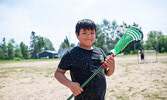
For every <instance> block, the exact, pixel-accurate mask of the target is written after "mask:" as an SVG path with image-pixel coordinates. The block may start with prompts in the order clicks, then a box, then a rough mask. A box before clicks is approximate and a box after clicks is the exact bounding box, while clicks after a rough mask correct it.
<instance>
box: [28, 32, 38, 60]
mask: <svg viewBox="0 0 167 100" xmlns="http://www.w3.org/2000/svg"><path fill="white" fill-rule="evenodd" d="M35 34H36V33H35V32H34V31H32V32H31V36H30V53H31V58H35V55H36V54H37V44H36V42H37V38H36V35H35Z"/></svg>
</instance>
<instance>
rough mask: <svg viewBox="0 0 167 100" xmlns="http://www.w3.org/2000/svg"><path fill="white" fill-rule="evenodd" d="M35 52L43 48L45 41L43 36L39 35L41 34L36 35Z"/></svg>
mask: <svg viewBox="0 0 167 100" xmlns="http://www.w3.org/2000/svg"><path fill="white" fill-rule="evenodd" d="M36 40H37V41H36V43H35V44H36V53H35V55H36V54H37V53H39V52H41V51H42V50H44V45H45V43H44V38H43V37H41V36H36Z"/></svg>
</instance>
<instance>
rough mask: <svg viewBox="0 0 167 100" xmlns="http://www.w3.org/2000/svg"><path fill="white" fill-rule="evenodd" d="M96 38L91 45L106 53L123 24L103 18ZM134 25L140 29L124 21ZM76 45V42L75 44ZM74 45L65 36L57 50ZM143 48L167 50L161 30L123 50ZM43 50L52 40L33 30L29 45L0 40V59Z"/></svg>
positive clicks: (32, 55) (31, 55)
mask: <svg viewBox="0 0 167 100" xmlns="http://www.w3.org/2000/svg"><path fill="white" fill-rule="evenodd" d="M96 25H97V30H96V39H95V42H94V44H93V46H96V47H100V48H101V49H103V50H104V52H105V53H106V54H108V50H111V49H113V48H114V46H115V44H116V43H117V42H118V41H119V39H120V38H121V37H122V35H123V34H124V32H123V31H121V30H119V28H123V25H118V24H117V22H116V21H115V20H113V21H112V22H110V21H108V20H107V19H104V20H103V21H102V23H101V24H96ZM131 26H135V27H137V28H139V29H141V30H142V27H141V26H139V24H136V23H135V22H134V23H133V24H132V25H128V24H126V23H125V27H131ZM77 45H78V44H77ZM69 47H70V48H72V47H75V44H74V43H70V41H69V39H68V37H67V36H66V37H65V39H64V41H63V42H62V43H61V45H60V46H59V50H58V52H59V53H60V52H61V51H63V50H64V49H66V48H69ZM141 48H142V49H144V50H157V52H159V53H164V52H167V36H166V35H163V33H162V32H161V31H150V32H149V33H148V34H147V39H146V40H145V41H141V42H139V43H132V44H131V45H130V46H129V47H128V48H127V49H126V51H125V52H124V53H125V54H135V53H137V52H138V50H139V49H141ZM43 50H55V49H54V47H53V44H52V42H51V41H50V40H49V39H48V38H45V37H42V36H38V35H36V33H35V32H34V31H32V32H31V35H30V46H29V47H28V46H27V45H25V44H24V42H21V43H20V44H16V42H15V40H14V39H10V40H9V41H8V43H7V42H6V39H5V37H4V38H3V40H2V42H0V59H14V58H20V59H30V58H31V59H34V58H36V55H37V53H39V52H41V51H43Z"/></svg>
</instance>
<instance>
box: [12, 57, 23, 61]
mask: <svg viewBox="0 0 167 100" xmlns="http://www.w3.org/2000/svg"><path fill="white" fill-rule="evenodd" d="M14 60H16V61H20V60H23V59H21V58H19V57H15V58H14Z"/></svg>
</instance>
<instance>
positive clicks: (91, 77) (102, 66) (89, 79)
mask: <svg viewBox="0 0 167 100" xmlns="http://www.w3.org/2000/svg"><path fill="white" fill-rule="evenodd" d="M112 57H115V55H112ZM105 67H106V63H105V62H104V63H103V64H102V65H101V66H100V67H99V68H98V69H97V70H96V71H95V72H94V73H93V74H92V75H91V76H90V77H89V78H88V79H87V80H86V81H85V82H84V83H83V84H82V85H81V86H80V87H81V88H84V87H85V86H86V85H87V84H88V83H89V82H90V81H91V80H92V79H93V78H94V77H95V76H96V75H97V74H98V73H99V72H100V71H101V70H102V69H103V68H105ZM73 96H74V95H73V94H72V95H71V96H69V97H68V98H67V100H71V99H72V98H73Z"/></svg>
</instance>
